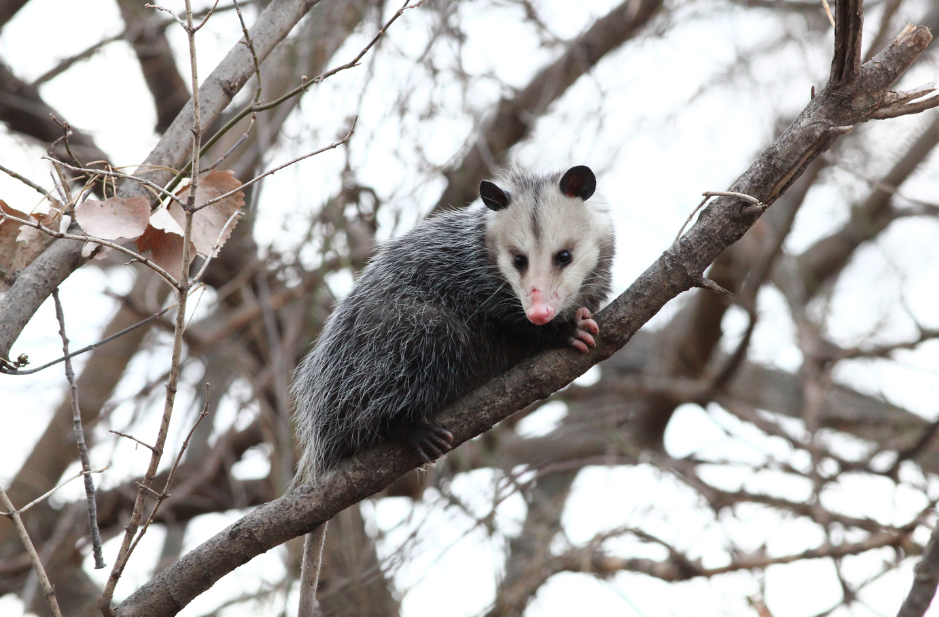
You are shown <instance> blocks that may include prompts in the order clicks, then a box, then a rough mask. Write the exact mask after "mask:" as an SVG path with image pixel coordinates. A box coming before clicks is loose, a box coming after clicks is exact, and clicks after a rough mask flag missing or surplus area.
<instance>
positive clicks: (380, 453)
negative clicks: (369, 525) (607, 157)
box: [117, 8, 932, 617]
mask: <svg viewBox="0 0 939 617" xmlns="http://www.w3.org/2000/svg"><path fill="white" fill-rule="evenodd" d="M859 10H860V8H858V11H859ZM931 38H932V37H931V36H930V34H929V32H928V31H927V30H926V29H925V28H914V29H912V30H910V31H906V30H905V31H904V33H903V34H902V35H901V36H900V37H898V38H897V39H896V40H895V41H894V42H893V44H891V46H890V47H888V48H887V49H886V50H884V51H883V52H881V53H880V54H878V55H877V57H875V58H874V60H872V61H871V62H869V63H867V64H865V65H863V66H862V67H861V68H860V70H859V71H858V72H857V73H856V78H852V79H850V80H849V81H841V82H839V83H837V84H833V85H831V86H829V87H826V89H825V90H823V91H822V92H821V93H820V94H819V95H818V96H816V97H815V98H814V99H812V100H811V101H810V102H809V104H808V106H807V107H806V108H805V110H803V112H802V113H801V114H800V115H799V117H798V118H797V119H796V120H795V122H793V124H792V125H791V126H790V127H789V128H788V129H786V131H785V132H784V133H783V134H782V135H781V136H780V137H779V139H778V140H777V141H776V143H775V144H774V145H773V146H772V147H770V148H769V149H767V150H766V151H765V152H763V154H762V155H761V156H760V157H759V159H758V160H757V161H756V162H755V163H754V164H753V165H752V166H751V167H750V169H749V170H747V172H745V173H744V174H743V175H742V176H740V178H738V179H737V181H736V182H734V184H733V186H732V187H731V189H730V190H732V191H734V192H737V193H744V194H746V195H749V196H752V197H754V198H755V199H757V200H759V201H760V202H761V203H763V204H766V205H767V206H769V205H771V204H772V203H773V202H774V201H775V200H776V199H777V198H778V197H779V196H780V195H781V194H782V193H783V192H784V191H785V190H786V188H788V187H789V186H790V185H791V184H792V182H794V181H795V179H796V178H798V177H799V175H800V174H801V173H802V171H803V170H804V169H805V167H806V166H807V165H808V164H809V163H811V162H812V160H814V159H815V158H816V157H818V156H819V155H820V154H822V153H823V152H824V151H825V150H827V149H828V148H829V147H830V146H831V144H832V143H833V142H834V141H835V139H837V137H838V136H839V135H842V134H844V133H845V132H846V130H847V129H846V128H845V127H848V126H850V125H853V124H857V123H860V122H864V121H866V120H868V119H870V118H871V114H873V113H874V112H876V111H877V110H878V109H879V108H880V107H881V106H882V101H883V100H884V99H885V97H886V94H887V92H888V88H889V86H890V85H891V84H893V83H894V82H895V81H896V80H897V79H899V77H901V76H902V75H903V73H904V72H905V71H906V69H907V68H908V67H909V66H910V64H911V63H912V62H913V61H914V60H915V59H916V57H917V56H918V55H919V54H920V52H922V50H923V49H925V47H926V45H927V44H928V43H929V41H930V39H931ZM846 44H847V43H846ZM852 53H854V52H852ZM852 53H847V54H846V53H844V52H843V50H842V55H843V56H844V57H846V58H851V57H853V56H852ZM857 53H859V52H857ZM846 74H847V75H848V76H849V77H850V76H853V75H855V74H854V73H851V72H850V71H848V72H847V73H846ZM760 214H762V208H759V207H755V206H753V204H751V203H749V202H747V201H744V200H741V199H739V198H735V197H722V198H720V199H718V200H717V201H715V202H714V203H712V204H711V205H710V206H708V207H707V208H705V210H704V211H703V212H702V213H701V216H700V217H699V218H698V221H697V222H696V223H695V224H694V226H693V227H692V228H691V229H690V230H689V231H688V232H687V233H686V234H685V235H684V236H683V237H682V238H680V239H679V240H678V241H676V242H675V243H674V244H673V245H672V246H671V247H670V248H669V249H668V250H667V251H665V253H664V254H663V255H662V256H661V257H659V259H658V260H657V261H656V262H655V263H653V264H652V265H651V266H650V267H649V268H648V269H647V270H646V271H645V272H644V273H643V274H642V275H641V276H640V277H639V278H638V279H637V280H636V281H635V282H634V283H633V284H632V285H631V286H630V287H629V289H627V290H626V291H625V292H624V293H623V294H622V295H621V296H620V297H618V298H617V299H616V300H614V301H613V302H612V303H611V304H610V305H609V306H608V307H607V308H606V309H605V310H603V311H602V312H601V313H599V314H598V316H597V321H598V322H599V324H600V329H601V332H603V336H602V338H601V339H600V341H599V342H598V344H597V347H596V348H594V349H593V350H592V352H591V353H590V354H586V355H580V354H576V353H573V352H571V351H570V350H555V351H550V352H547V353H545V354H542V355H540V356H537V357H535V358H533V359H531V360H528V361H525V362H523V363H521V364H520V365H518V366H516V367H515V368H513V369H512V370H510V371H508V372H507V373H505V374H503V375H500V376H498V377H496V378H494V379H492V380H491V381H489V382H488V383H487V384H485V385H484V386H482V387H481V388H479V389H477V390H476V391H474V392H472V393H471V394H470V395H468V396H467V397H465V398H463V399H462V400H460V401H459V402H458V403H456V404H455V405H452V406H451V407H449V408H448V409H446V410H444V411H443V412H442V413H441V414H440V415H439V417H438V422H439V424H440V426H442V427H443V428H445V429H447V430H449V431H450V432H451V433H453V435H454V447H455V446H458V445H459V444H461V443H463V442H465V441H467V440H469V439H472V438H473V437H475V436H477V435H479V434H481V433H483V432H485V431H487V430H489V429H490V428H491V427H492V426H493V425H495V424H496V423H497V422H499V421H501V420H503V419H505V418H506V417H508V416H509V415H511V414H512V413H514V412H515V411H516V410H518V409H522V408H524V407H525V406H527V405H529V404H531V403H533V402H535V401H537V400H539V399H542V398H545V397H547V396H548V395H550V394H551V393H553V392H555V391H557V390H558V389H560V388H562V387H564V386H566V385H567V384H569V383H570V382H571V381H573V380H574V379H576V378H577V377H578V376H580V375H582V374H583V373H584V372H585V371H586V370H587V369H589V368H590V367H591V366H592V365H594V364H596V363H598V362H600V361H602V360H605V359H606V358H608V357H610V356H611V355H612V354H613V353H614V352H615V351H617V350H618V349H620V348H621V347H622V346H623V345H625V344H626V343H627V342H628V341H629V340H630V338H631V337H632V336H633V335H634V334H635V333H636V332H637V331H638V330H639V328H640V327H641V326H642V325H644V324H645V323H646V322H648V320H649V319H651V318H652V317H653V316H654V315H655V314H656V313H657V312H658V311H660V310H661V309H662V308H663V307H664V306H665V304H666V303H668V302H669V301H670V300H672V299H673V298H675V297H676V296H678V295H679V294H681V293H682V292H684V291H687V290H688V289H690V288H691V287H692V286H693V284H694V283H695V281H697V280H698V278H699V277H701V276H703V273H704V270H705V268H707V267H708V266H709V265H710V264H711V262H713V261H714V259H715V258H716V257H717V256H718V255H720V254H721V252H722V251H724V250H725V249H726V248H727V247H729V246H730V245H731V244H733V243H734V242H736V241H737V240H738V239H740V237H742V236H743V234H744V233H745V232H746V231H747V230H748V229H749V228H750V226H752V225H753V223H754V222H756V220H757V219H758V218H759V216H760ZM419 462H420V461H419V460H418V458H417V457H416V455H415V454H413V453H412V452H410V451H408V450H407V449H405V448H404V447H403V446H401V445H400V444H397V443H393V442H387V443H384V444H382V445H380V446H378V447H377V448H375V449H372V450H369V451H366V452H363V453H361V454H359V455H357V456H355V457H354V458H352V459H348V460H344V461H343V462H342V463H341V464H340V465H339V466H338V467H337V468H336V469H334V470H332V471H330V472H329V473H326V474H323V475H322V476H321V477H319V478H318V479H317V480H316V481H315V482H314V483H312V484H307V485H304V486H301V487H299V488H297V489H294V490H292V491H290V492H289V493H287V494H286V495H284V496H283V497H281V498H280V499H277V500H275V501H273V502H270V503H268V504H265V505H263V506H260V507H259V508H257V509H256V510H254V511H253V512H251V513H250V514H248V515H246V516H245V517H243V518H242V519H240V520H239V521H237V522H236V523H234V524H233V525H231V526H229V527H228V528H227V529H225V530H223V531H221V532H220V533H218V534H217V535H215V536H214V537H213V538H211V539H209V540H208V541H206V542H204V543H203V544H202V545H200V546H199V547H197V548H196V549H194V550H193V551H191V552H190V553H188V554H187V555H185V556H184V557H183V558H182V559H180V560H179V561H178V562H177V563H176V564H174V565H173V566H170V567H169V568H167V569H165V570H163V571H162V572H160V574H158V575H157V576H156V577H154V578H153V579H152V580H151V581H150V582H148V583H147V584H146V585H144V586H143V587H141V588H140V589H138V590H137V591H136V592H135V593H134V594H133V595H131V596H130V597H129V598H127V599H126V600H125V601H124V602H123V603H122V604H121V605H120V606H119V607H118V611H117V614H118V615H121V616H124V617H130V616H137V615H147V616H150V617H158V616H162V615H175V614H176V613H178V612H179V610H180V609H181V608H182V607H184V606H186V605H187V604H188V603H189V602H190V601H192V599H193V598H195V597H196V596H198V595H199V594H201V593H202V592H203V591H205V590H206V589H208V588H209V587H211V586H212V585H213V584H214V583H215V582H216V581H218V580H219V579H220V578H221V577H222V576H224V575H225V574H227V573H228V572H230V571H232V570H234V569H235V568H237V567H239V566H240V565H242V564H244V563H245V562H247V561H249V560H250V559H252V558H253V557H255V556H257V555H259V554H261V553H263V552H265V551H267V550H270V549H271V548H274V547H275V546H277V545H279V544H281V543H283V542H285V541H287V540H289V539H291V538H294V537H297V536H300V535H303V534H306V533H308V532H310V531H311V530H312V529H313V528H315V527H316V526H317V525H319V524H320V523H322V522H323V521H325V520H328V519H330V518H331V517H333V516H334V515H335V514H336V513H337V512H339V511H341V510H343V509H345V508H347V507H349V506H351V505H353V504H354V503H356V502H358V501H360V500H361V499H363V498H365V497H368V496H369V495H372V494H374V493H377V492H378V491H380V490H382V489H383V488H384V487H386V486H388V485H389V484H391V483H392V482H393V481H394V480H395V479H397V478H398V477H400V476H401V475H403V474H404V473H406V472H408V471H410V470H412V469H414V468H416V467H417V466H418V464H419Z"/></svg>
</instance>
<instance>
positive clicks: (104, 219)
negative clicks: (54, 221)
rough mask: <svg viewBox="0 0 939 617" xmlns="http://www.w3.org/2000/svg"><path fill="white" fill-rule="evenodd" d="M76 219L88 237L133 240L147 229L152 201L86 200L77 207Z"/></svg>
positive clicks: (130, 199) (142, 199) (116, 198)
mask: <svg viewBox="0 0 939 617" xmlns="http://www.w3.org/2000/svg"><path fill="white" fill-rule="evenodd" d="M75 219H76V220H77V221H78V224H79V225H81V227H82V229H83V230H84V231H85V233H87V234H88V235H91V236H97V237H99V238H104V239H105V240H117V239H120V238H126V239H128V240H133V239H135V238H137V237H138V236H140V234H142V233H143V232H144V231H146V229H147V223H148V222H149V220H150V202H149V201H147V199H146V198H145V197H130V198H127V199H124V198H121V197H112V198H110V199H106V200H105V201H97V200H95V199H87V200H85V201H83V202H82V203H80V204H78V206H77V207H76V208H75Z"/></svg>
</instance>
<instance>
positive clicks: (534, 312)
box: [525, 304, 554, 326]
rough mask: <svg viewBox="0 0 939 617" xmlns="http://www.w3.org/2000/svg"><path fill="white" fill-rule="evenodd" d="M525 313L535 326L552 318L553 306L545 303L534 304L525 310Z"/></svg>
mask: <svg viewBox="0 0 939 617" xmlns="http://www.w3.org/2000/svg"><path fill="white" fill-rule="evenodd" d="M525 315H527V316H528V320H529V321H530V322H532V323H533V324H535V325H536V326H543V325H545V324H546V323H548V322H549V321H551V320H552V319H554V308H553V307H550V306H548V305H547V304H535V305H533V306H531V307H530V308H528V309H526V310H525Z"/></svg>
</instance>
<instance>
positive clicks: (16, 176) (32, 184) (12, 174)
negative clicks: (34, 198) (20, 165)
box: [0, 165, 52, 197]
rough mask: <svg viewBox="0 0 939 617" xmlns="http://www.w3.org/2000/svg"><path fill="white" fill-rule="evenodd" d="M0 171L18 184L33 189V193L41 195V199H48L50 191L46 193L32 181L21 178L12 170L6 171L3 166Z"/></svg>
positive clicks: (0, 166)
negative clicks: (18, 182) (17, 181)
mask: <svg viewBox="0 0 939 617" xmlns="http://www.w3.org/2000/svg"><path fill="white" fill-rule="evenodd" d="M0 171H2V172H3V173H5V174H6V175H8V176H10V177H11V178H15V179H17V180H19V181H20V182H22V183H23V184H25V185H26V186H28V187H29V188H31V189H33V190H34V191H36V192H37V193H39V194H40V195H42V196H43V197H48V196H49V195H51V194H52V191H47V190H46V189H44V188H42V187H41V186H39V185H38V184H36V183H35V182H33V181H32V180H30V179H29V178H24V177H23V176H21V175H19V174H18V173H16V172H15V171H13V170H12V169H7V168H6V167H4V166H3V165H0Z"/></svg>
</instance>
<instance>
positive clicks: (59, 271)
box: [0, 0, 319, 357]
mask: <svg viewBox="0 0 939 617" xmlns="http://www.w3.org/2000/svg"><path fill="white" fill-rule="evenodd" d="M318 1H319V0H274V1H273V2H271V3H270V4H269V5H268V6H267V8H266V9H265V10H264V12H263V13H261V15H260V16H259V17H258V20H257V22H256V23H255V24H254V26H253V27H252V28H251V39H252V40H253V42H254V48H255V51H256V52H257V55H258V59H259V60H260V61H262V62H263V61H264V59H266V58H267V56H268V55H269V54H270V53H271V51H272V50H273V49H274V48H275V47H276V46H277V45H278V44H279V43H280V42H281V41H282V40H283V39H284V38H285V37H286V36H287V34H288V33H289V32H290V30H291V29H292V28H293V27H294V26H295V25H296V24H297V22H298V21H300V18H302V17H303V16H304V15H306V13H307V12H308V11H309V10H310V9H311V8H313V6H315V5H316V4H317V2H318ZM253 74H254V60H253V59H252V57H251V52H250V51H249V50H248V49H247V48H246V47H245V46H244V45H242V44H241V43H235V45H234V47H232V49H231V50H230V51H229V52H228V55H227V56H225V59H224V60H222V62H221V63H219V65H218V66H217V67H216V68H215V70H214V71H212V74H211V75H209V77H208V78H207V79H206V80H205V81H204V82H203V83H202V86H200V88H199V92H200V95H199V96H200V102H201V114H202V125H203V126H209V125H210V124H211V123H212V122H214V121H215V119H216V118H218V116H219V115H220V114H221V113H222V111H223V110H224V109H225V108H226V107H228V104H229V103H231V101H232V98H234V96H235V95H236V94H237V93H238V92H239V91H240V90H241V88H242V86H244V84H245V82H247V81H248V79H249V78H250V77H251V76H252V75H253ZM192 126H193V110H192V102H191V101H190V102H189V103H187V104H186V106H185V107H184V108H183V110H182V111H181V112H180V113H179V115H178V116H176V120H174V121H173V123H172V124H171V125H170V127H169V128H168V129H167V130H166V132H165V133H164V134H163V137H162V138H161V139H160V142H159V143H158V144H157V145H156V147H155V148H154V149H153V151H152V152H151V153H150V155H149V156H147V159H146V160H145V161H144V162H143V164H144V166H145V167H143V168H142V169H143V171H139V172H138V175H144V174H146V177H147V179H149V180H151V181H153V182H156V183H157V184H164V183H166V182H167V181H169V179H170V178H171V177H172V175H173V174H172V173H171V172H168V171H163V170H161V169H156V168H159V167H163V168H171V169H179V168H180V167H182V166H183V165H184V164H185V161H186V158H187V157H188V156H189V150H190V148H191V143H192V140H191V133H190V131H191V129H192ZM119 192H120V193H121V194H122V196H124V197H127V196H131V195H137V194H139V195H144V196H147V197H148V195H147V194H146V192H145V191H144V190H143V189H142V188H141V187H140V186H139V185H137V184H136V183H134V182H132V181H127V182H125V183H124V184H123V185H122V186H121V188H120V191H119ZM81 246H82V243H81V242H71V241H68V240H56V241H55V242H53V243H52V244H51V245H50V246H49V248H47V249H46V250H45V251H44V252H43V253H42V255H40V256H39V257H38V258H37V259H36V260H35V261H33V263H32V264H30V265H29V266H28V267H26V268H24V269H23V270H21V271H20V272H19V273H18V275H17V278H16V282H15V283H14V284H13V286H12V287H11V288H10V290H9V291H8V292H7V294H6V295H5V296H4V297H3V298H2V299H0V356H2V357H9V355H10V348H11V347H12V346H13V343H14V341H16V339H17V337H18V336H19V335H20V332H22V330H23V328H24V327H25V326H26V323H27V322H28V321H29V319H30V318H31V317H32V316H33V314H34V313H35V312H36V311H37V310H38V309H39V305H40V304H42V302H43V301H44V300H45V299H46V298H47V297H49V294H51V293H52V290H53V289H54V288H56V287H58V286H59V285H60V284H61V283H62V281H64V280H65V279H66V278H67V277H68V276H69V275H70V274H71V273H72V272H74V271H75V270H76V269H77V268H78V267H79V266H81V265H82V264H83V263H85V261H86V259H84V258H82V256H81Z"/></svg>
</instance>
